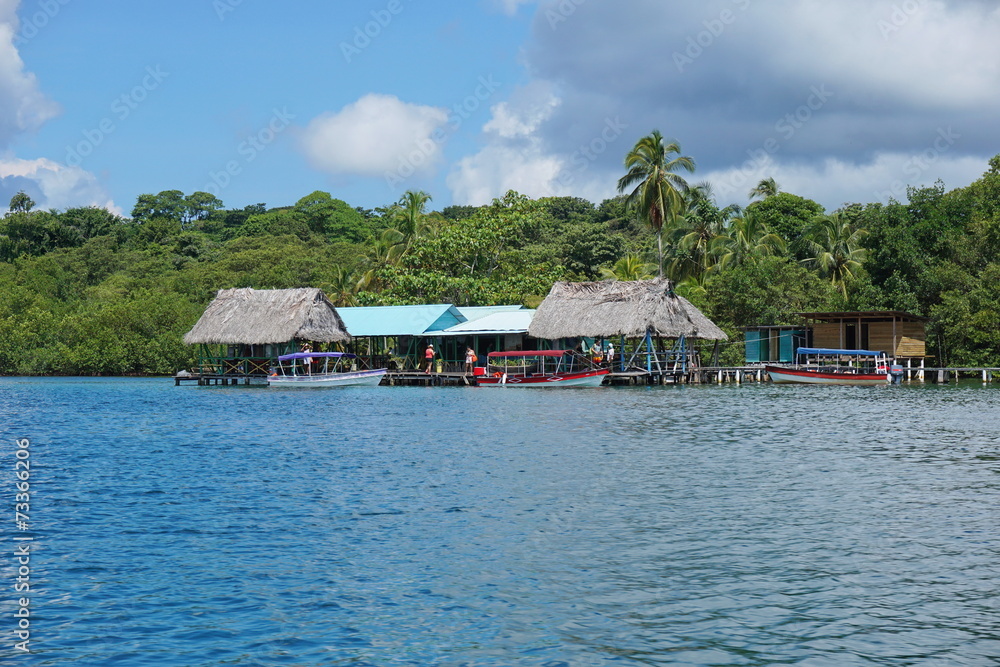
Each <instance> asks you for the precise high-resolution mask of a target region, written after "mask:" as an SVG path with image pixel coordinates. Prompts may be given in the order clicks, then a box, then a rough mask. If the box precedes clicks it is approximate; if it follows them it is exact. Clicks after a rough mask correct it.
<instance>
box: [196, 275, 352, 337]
mask: <svg viewBox="0 0 1000 667" xmlns="http://www.w3.org/2000/svg"><path fill="white" fill-rule="evenodd" d="M295 338H298V339H301V340H311V341H316V342H320V343H335V342H347V341H349V340H351V336H350V334H348V333H347V329H346V328H345V327H344V322H343V320H341V319H340V315H338V314H337V310H336V309H335V308H334V307H333V304H332V303H330V300H329V299H327V298H326V295H325V294H323V292H322V291H321V290H319V289H316V288H314V287H302V288H298V289H273V290H255V289H253V288H250V287H244V288H238V289H223V290H219V292H218V294H216V295H215V299H213V300H212V303H210V304H208V308H206V309H205V312H204V313H203V314H202V316H201V318H200V319H199V320H198V322H197V323H196V324H195V325H194V327H192V328H191V331H189V332H187V334H185V336H184V342H185V343H187V344H188V345H194V344H198V343H208V344H216V343H222V344H242V345H265V344H268V343H286V342H288V341H291V340H293V339H295Z"/></svg>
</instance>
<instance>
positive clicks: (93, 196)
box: [0, 155, 122, 214]
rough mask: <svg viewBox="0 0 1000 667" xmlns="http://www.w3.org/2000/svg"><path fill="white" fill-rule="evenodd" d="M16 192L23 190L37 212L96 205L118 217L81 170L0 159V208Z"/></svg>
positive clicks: (39, 161)
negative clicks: (0, 199) (29, 197)
mask: <svg viewBox="0 0 1000 667" xmlns="http://www.w3.org/2000/svg"><path fill="white" fill-rule="evenodd" d="M18 190H24V191H25V192H27V193H28V194H29V195H30V196H31V198H32V199H34V200H35V204H36V208H39V209H50V208H56V209H62V208H72V207H76V206H99V207H101V208H107V209H108V210H110V211H113V212H115V213H118V214H121V213H122V212H121V210H120V209H119V208H118V207H117V206H115V203H114V202H113V201H112V200H111V198H110V197H109V196H108V193H107V190H105V188H104V186H103V185H101V184H100V183H99V182H98V180H97V178H96V177H95V176H94V175H93V174H92V173H90V172H89V171H86V170H84V169H81V168H80V167H67V166H66V165H62V164H59V163H58V162H53V161H52V160H47V159H45V158H39V159H37V160H23V159H20V158H16V157H13V156H11V155H7V156H0V197H3V198H4V199H3V200H2V201H0V208H2V205H5V204H6V203H7V202H8V201H10V198H11V197H12V196H14V194H15V193H16V192H17V191H18Z"/></svg>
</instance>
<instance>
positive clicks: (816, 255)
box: [802, 213, 868, 298]
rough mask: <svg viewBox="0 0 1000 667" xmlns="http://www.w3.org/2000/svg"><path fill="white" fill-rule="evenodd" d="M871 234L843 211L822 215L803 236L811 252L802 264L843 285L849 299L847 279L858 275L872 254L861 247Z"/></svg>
mask: <svg viewBox="0 0 1000 667" xmlns="http://www.w3.org/2000/svg"><path fill="white" fill-rule="evenodd" d="M867 235H868V231H867V230H865V229H859V228H856V227H855V226H854V225H853V224H852V223H851V222H850V221H849V220H847V219H846V218H845V217H843V216H841V215H840V214H839V213H834V214H833V215H824V216H821V217H818V218H816V220H815V221H813V223H812V224H811V225H809V227H808V228H807V229H806V230H805V233H804V234H803V235H802V246H803V250H804V252H805V253H806V255H807V257H806V259H803V260H802V263H803V264H805V265H806V266H808V267H810V268H814V269H817V270H819V272H820V275H822V276H823V277H827V278H829V279H830V282H832V283H833V284H834V285H837V286H839V287H840V292H841V294H843V295H844V298H846V297H847V281H848V280H851V279H853V278H854V274H855V272H856V271H857V270H858V269H859V268H861V265H862V264H863V263H864V261H865V259H866V258H867V256H868V251H867V250H865V249H864V248H862V247H861V240H862V239H863V238H864V237H865V236H867Z"/></svg>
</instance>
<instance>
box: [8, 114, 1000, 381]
mask: <svg viewBox="0 0 1000 667" xmlns="http://www.w3.org/2000/svg"><path fill="white" fill-rule="evenodd" d="M656 135H658V133H656ZM645 139H647V140H648V141H646V143H642V141H640V144H642V145H641V146H640V145H637V147H635V148H633V149H632V152H634V153H636V155H635V156H634V157H635V160H634V162H633V163H632V166H631V167H628V168H627V169H626V171H627V173H628V174H631V173H632V167H640V168H639V169H637V170H636V171H635V174H634V176H633V177H630V178H628V179H625V182H626V187H625V188H624V189H625V190H628V192H627V193H625V194H622V195H620V196H618V197H614V198H611V199H607V200H604V201H602V202H597V203H593V202H589V201H587V200H585V199H582V198H580V197H544V198H541V199H537V200H535V199H531V198H528V197H526V196H524V195H521V194H518V193H516V192H509V193H507V194H506V195H505V196H503V197H500V198H498V199H496V200H494V201H493V202H491V203H490V204H487V205H485V206H447V207H444V208H443V209H441V210H440V212H437V211H435V210H433V209H432V204H433V199H432V198H431V195H430V194H429V193H426V192H421V191H411V192H407V193H405V194H404V196H403V197H401V198H400V199H398V200H397V201H395V202H390V203H387V205H386V206H383V207H377V208H374V209H366V208H360V207H356V206H352V205H350V204H349V203H347V202H345V201H343V200H341V199H337V198H335V197H334V196H333V195H331V194H330V193H328V192H323V191H316V192H311V193H308V194H306V195H305V196H303V197H302V198H300V199H298V200H297V201H295V202H294V203H292V204H291V205H285V206H278V207H268V206H267V205H265V204H263V203H257V204H250V205H245V206H242V207H238V208H231V209H227V208H225V206H224V204H223V203H222V202H221V201H219V200H218V199H217V198H215V197H214V196H212V195H209V194H207V193H200V192H194V193H191V194H185V193H183V192H181V191H179V190H165V191H162V192H160V193H157V194H142V195H139V196H138V197H137V198H136V202H135V206H134V207H133V209H132V211H131V217H122V216H120V215H117V214H115V213H114V212H111V211H108V210H105V209H101V208H95V207H76V208H70V209H66V210H38V209H37V208H36V206H35V202H34V201H32V199H31V197H30V196H29V195H27V194H25V193H24V192H18V193H17V194H15V195H14V196H13V197H12V199H11V201H10V205H9V208H8V211H7V212H6V213H5V214H4V216H3V217H2V218H0V280H3V285H4V287H5V289H4V290H0V371H2V372H4V373H66V374H141V373H164V374H165V373H171V372H173V371H175V370H177V369H179V368H183V367H187V366H190V365H191V364H192V363H193V358H192V355H193V350H192V349H190V348H188V347H187V346H185V345H183V343H182V342H181V337H182V336H183V334H184V333H185V332H186V331H187V330H188V329H189V328H190V327H191V326H192V324H193V323H194V322H195V321H196V320H197V318H198V317H199V316H200V314H201V312H202V311H203V309H204V307H205V306H206V305H207V303H208V302H209V301H210V300H211V298H212V297H213V296H214V294H215V292H216V291H217V290H218V289H221V288H229V287H255V288H260V289H266V288H284V287H304V286H315V287H320V288H321V289H323V290H325V291H326V292H327V294H328V295H329V296H330V298H331V299H332V300H334V302H335V303H337V304H340V305H355V304H358V305H392V304H413V303H427V302H446V303H455V304H458V305H494V304H501V303H506V304H516V303H528V304H536V303H537V302H538V301H539V300H540V299H541V297H543V296H544V295H545V294H546V293H547V292H548V290H549V288H550V287H551V286H552V284H553V283H554V282H555V281H557V280H599V279H617V280H632V279H642V278H645V277H648V276H650V275H652V274H654V273H656V272H657V271H658V268H657V267H658V261H657V260H658V257H659V256H660V254H659V253H658V249H662V256H663V260H664V262H663V270H664V272H665V273H666V275H667V277H669V278H671V279H673V280H674V281H675V282H676V283H677V290H678V293H681V294H683V295H685V296H687V297H688V298H690V299H691V300H692V301H694V302H695V305H697V306H699V307H700V308H702V309H703V310H704V311H705V313H706V315H708V316H709V317H710V318H712V319H713V320H714V321H715V322H717V323H718V324H719V325H720V326H722V327H723V328H724V329H726V331H727V332H728V333H729V334H730V335H732V336H733V337H734V339H735V340H739V338H740V336H741V334H742V328H743V327H746V326H751V325H760V324H793V323H795V313H798V312H803V311H817V310H868V309H880V310H882V309H889V310H905V311H908V312H912V313H913V314H916V315H921V316H925V317H928V318H929V323H928V333H929V340H928V350H930V351H931V352H932V353H933V354H936V355H940V356H939V359H938V361H940V362H941V363H949V364H968V365H991V366H996V365H1000V326H998V324H1000V292H998V288H997V285H998V284H1000V283H998V279H1000V260H998V258H1000V156H997V157H994V158H993V159H992V160H990V162H989V165H987V169H986V171H985V173H984V174H983V176H982V178H980V179H979V180H977V181H976V182H974V183H972V184H970V185H969V186H967V187H964V188H958V189H955V190H952V191H946V190H945V188H944V186H943V185H942V184H940V183H937V184H934V185H931V186H922V187H911V188H910V189H909V190H908V192H907V201H906V202H905V203H903V202H896V201H890V202H888V203H884V202H883V203H857V204H851V205H846V206H843V207H841V208H840V209H838V210H835V211H825V210H823V208H822V207H821V206H820V205H819V204H817V203H816V202H814V201H811V200H809V199H806V198H804V197H801V196H798V195H795V194H792V193H789V192H781V191H778V189H777V185H776V184H774V183H773V182H766V180H767V179H765V181H762V183H761V184H759V185H758V187H757V188H755V191H756V192H757V194H756V196H757V197H758V199H757V200H756V201H754V202H753V203H751V204H750V205H749V206H747V207H746V209H745V210H740V209H739V208H738V207H735V206H733V205H732V204H730V203H727V202H719V201H717V200H716V198H715V196H714V195H713V194H712V191H711V188H710V187H704V186H702V185H698V186H694V187H687V185H686V183H684V184H683V185H681V184H680V182H679V181H675V180H672V179H671V178H670V177H669V176H664V174H666V173H672V172H671V171H670V169H671V167H670V165H671V164H672V163H673V164H674V166H673V167H672V169H674V170H676V169H677V168H680V170H682V171H687V167H686V166H684V165H686V164H688V163H687V162H686V160H687V158H682V157H681V156H680V149H679V147H677V146H676V145H675V144H668V143H666V142H663V141H662V137H660V138H659V141H660V143H659V144H657V138H656V136H655V135H650V137H647V138H645ZM647 144H648V145H647ZM646 153H649V155H646ZM647 158H648V159H647ZM678 160H679V161H680V162H675V161H678ZM654 164H656V165H659V166H657V167H656V169H655V170H651V171H649V172H648V173H647V171H646V167H647V166H651V165H654ZM691 166H693V161H692V162H691ZM657 170H659V171H657ZM654 172H655V173H660V174H661V176H663V178H664V179H665V181H666V182H668V183H669V184H671V187H674V188H675V189H676V191H677V193H678V196H679V199H678V200H677V201H676V202H674V200H672V199H671V197H673V196H674V195H671V194H669V193H667V191H666V190H663V191H662V192H661V193H660V195H658V196H657V197H655V198H654V200H656V201H661V202H664V204H663V207H662V209H658V210H659V211H660V212H658V213H656V212H650V210H651V209H648V208H645V207H644V205H640V204H642V202H643V201H645V200H644V199H643V196H644V195H643V188H644V187H645V185H646V183H647V177H648V176H649V174H650V173H654ZM661 172H662V173H661ZM628 174H627V175H628ZM674 175H675V176H676V175H677V174H674ZM619 185H621V182H619ZM657 187H659V186H657ZM637 192H638V194H635V193H637ZM633 195H634V196H633ZM668 202H673V203H668ZM647 203H648V202H647ZM658 215H659V216H661V223H662V224H661V225H660V226H659V228H657V227H656V226H655V225H652V224H651V222H650V220H649V219H647V217H648V216H653V217H654V218H655V217H656V216H658ZM658 232H659V233H658ZM658 237H659V239H658ZM658 240H659V241H661V242H662V245H658ZM732 349H734V350H735V349H736V346H734V347H733V348H732ZM731 354H736V353H735V352H732V353H731ZM733 360H735V359H733Z"/></svg>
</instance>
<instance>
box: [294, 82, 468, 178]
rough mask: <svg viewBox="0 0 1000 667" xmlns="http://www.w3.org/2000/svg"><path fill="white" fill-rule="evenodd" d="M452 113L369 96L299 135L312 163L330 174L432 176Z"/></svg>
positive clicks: (315, 121)
mask: <svg viewBox="0 0 1000 667" xmlns="http://www.w3.org/2000/svg"><path fill="white" fill-rule="evenodd" d="M447 122H448V110H447V109H443V108H440V107H430V106H423V105H419V104H408V103H406V102H402V101H400V99H399V98H397V97H395V96H393V95H377V94H369V95H365V96H364V97H362V98H361V99H359V100H358V101H357V102H354V103H352V104H349V105H347V106H346V107H344V108H343V109H341V110H340V111H338V112H336V113H325V114H322V115H320V116H317V117H316V118H314V119H312V120H311V121H310V122H309V124H308V125H307V126H306V128H305V129H304V130H303V131H302V132H301V134H300V137H299V146H300V149H301V151H302V153H303V154H304V155H305V156H306V159H307V160H308V161H309V164H310V165H312V166H313V167H314V168H316V169H319V170H320V171H324V172H327V173H331V174H359V175H364V176H384V175H385V174H386V173H387V172H397V171H401V172H402V173H403V175H404V177H405V176H407V175H409V174H411V173H414V172H425V173H427V172H430V171H432V170H433V167H434V166H435V165H436V163H437V161H438V160H439V159H440V155H441V148H442V141H441V139H442V138H443V136H444V127H445V125H446V124H447Z"/></svg>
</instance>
